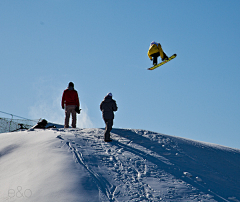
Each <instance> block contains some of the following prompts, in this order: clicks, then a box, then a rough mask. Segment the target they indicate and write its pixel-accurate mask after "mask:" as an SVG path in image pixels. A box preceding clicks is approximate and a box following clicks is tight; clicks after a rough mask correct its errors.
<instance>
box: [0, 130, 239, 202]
mask: <svg viewBox="0 0 240 202" xmlns="http://www.w3.org/2000/svg"><path fill="white" fill-rule="evenodd" d="M103 134H104V130H103V129H63V128H57V129H48V130H41V129H37V130H29V131H21V132H14V133H2V134H0V143H1V144H0V182H1V183H0V202H3V201H7V202H13V201H16V202H18V201H19V202H21V201H29V202H53V201H57V202H67V201H69V202H75V201H76V202H87V201H89V202H95V201H101V202H106V201H123V202H126V201H169V202H170V201H171V202H173V201H184V202H186V201H240V150H238V149H233V148H228V147H223V146H220V145H214V144H209V143H203V142H198V141H193V140H189V139H183V138H179V137H174V136H169V135H163V134H159V133H154V132H150V131H145V130H131V129H113V130H112V133H111V138H112V139H113V142H110V143H105V142H104V141H103Z"/></svg>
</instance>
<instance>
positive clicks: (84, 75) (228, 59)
mask: <svg viewBox="0 0 240 202" xmlns="http://www.w3.org/2000/svg"><path fill="white" fill-rule="evenodd" d="M239 9H240V2H239V1H237V0H235V1H234V0H233V1H228V2H227V1H223V0H212V1H208V0H202V1H187V0H182V1H178V0H169V1H162V0H157V1H153V0H149V1H144V0H141V1H139V0H131V1H129V0H121V1H112V0H102V1H92V0H89V1H80V0H78V1H77V0H71V1H67V0H41V1H31V0H22V1H17V0H11V1H9V0H1V2H0V26H1V39H0V66H1V68H0V82H1V100H0V104H1V107H0V111H4V112H8V113H11V114H15V115H18V116H22V117H26V118H31V119H38V118H45V119H47V120H48V121H52V122H57V123H63V120H64V111H63V110H62V109H61V106H60V101H61V96H62V92H63V90H64V89H65V88H66V87H67V84H68V83H69V82H70V81H72V82H74V84H75V88H76V90H77V91H78V93H79V97H80V102H81V108H82V109H83V110H82V114H81V115H79V116H78V127H94V128H101V127H104V123H103V121H102V117H101V112H100V110H99V104H100V103H101V101H102V99H103V97H104V96H105V95H106V94H107V93H108V92H112V94H113V98H114V99H115V100H116V101H117V104H118V107H119V111H118V112H117V113H116V116H115V122H114V127H115V128H133V129H145V130H151V131H155V132H160V133H164V134H168V135H174V136H180V137H186V138H190V139H194V140H200V141H205V142H211V143H216V144H221V145H225V146H230V147H235V148H240V124H239V120H240V105H239V99H240V92H239V86H240V81H239V75H240V68H239V63H240V62H239V61H240V60H239V57H238V55H239V54H240V39H239V36H240V29H239V27H240V26H239V25H240V13H239ZM153 40H155V41H157V42H160V43H161V45H162V47H163V50H164V51H165V52H166V54H167V55H168V56H171V55H172V54H174V53H176V54H177V57H176V58H175V59H174V60H172V61H171V62H169V63H168V64H166V65H164V66H162V67H159V68H158V69H156V70H154V71H148V70H147V68H148V67H150V66H151V64H152V62H151V61H150V60H149V58H148V56H147V51H148V48H149V44H150V42H151V41H153ZM159 61H160V59H159Z"/></svg>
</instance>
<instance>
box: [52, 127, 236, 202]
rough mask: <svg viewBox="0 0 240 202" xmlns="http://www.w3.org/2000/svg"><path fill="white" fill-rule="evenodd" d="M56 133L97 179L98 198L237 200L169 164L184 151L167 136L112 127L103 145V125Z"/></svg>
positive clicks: (76, 158)
mask: <svg viewBox="0 0 240 202" xmlns="http://www.w3.org/2000/svg"><path fill="white" fill-rule="evenodd" d="M58 133H59V135H58V136H57V138H59V139H60V140H61V147H63V148H64V147H65V146H66V147H67V148H68V151H70V152H72V153H73V157H74V159H75V161H76V163H77V164H79V165H81V166H83V167H84V168H85V169H86V171H87V172H88V173H89V175H90V176H91V177H92V179H93V181H94V182H95V183H96V186H97V187H98V189H99V195H100V197H99V198H100V201H169V202H170V201H237V199H236V197H235V196H229V197H228V198H227V199H226V198H224V197H221V196H220V195H219V194H217V193H215V192H214V191H212V190H211V189H210V188H209V187H208V186H207V185H206V183H205V182H204V181H203V180H202V178H201V177H199V176H195V175H193V174H192V173H190V172H187V170H181V168H180V167H179V165H176V164H175V163H173V162H180V161H181V159H182V157H183V156H184V157H185V158H186V156H185V155H186V154H185V153H184V152H182V151H181V150H180V149H179V148H178V145H177V144H175V143H174V142H172V141H171V138H168V137H167V136H164V135H161V134H157V133H153V132H149V131H142V130H123V129H113V130H112V133H111V137H112V139H113V142H110V143H105V142H104V141H103V134H104V130H103V129H68V130H64V129H58ZM190 158H191V157H189V159H190ZM172 159H174V160H175V159H178V160H175V161H172ZM193 160H194V159H193ZM203 166H204V165H203ZM206 169H207V168H206Z"/></svg>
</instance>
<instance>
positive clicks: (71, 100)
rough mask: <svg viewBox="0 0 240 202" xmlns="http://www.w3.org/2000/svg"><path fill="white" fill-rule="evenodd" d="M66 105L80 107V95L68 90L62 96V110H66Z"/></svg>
mask: <svg viewBox="0 0 240 202" xmlns="http://www.w3.org/2000/svg"><path fill="white" fill-rule="evenodd" d="M64 104H65V105H76V106H78V107H79V106H80V104H79V99H78V93H77V91H76V90H69V89H66V90H64V92H63V95H62V108H64Z"/></svg>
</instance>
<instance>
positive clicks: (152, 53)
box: [148, 41, 168, 66]
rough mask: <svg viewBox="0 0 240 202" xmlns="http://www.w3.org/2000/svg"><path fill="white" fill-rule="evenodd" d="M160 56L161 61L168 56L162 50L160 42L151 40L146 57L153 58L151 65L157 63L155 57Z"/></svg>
mask: <svg viewBox="0 0 240 202" xmlns="http://www.w3.org/2000/svg"><path fill="white" fill-rule="evenodd" d="M159 56H161V58H162V61H164V60H168V56H167V55H166V53H164V52H163V49H162V46H161V44H160V43H157V42H155V41H152V42H151V44H150V47H149V50H148V57H149V58H150V60H153V65H154V66H155V65H157V58H158V57H159Z"/></svg>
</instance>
